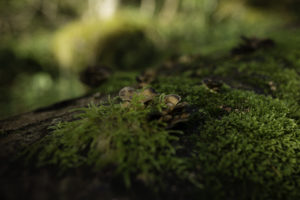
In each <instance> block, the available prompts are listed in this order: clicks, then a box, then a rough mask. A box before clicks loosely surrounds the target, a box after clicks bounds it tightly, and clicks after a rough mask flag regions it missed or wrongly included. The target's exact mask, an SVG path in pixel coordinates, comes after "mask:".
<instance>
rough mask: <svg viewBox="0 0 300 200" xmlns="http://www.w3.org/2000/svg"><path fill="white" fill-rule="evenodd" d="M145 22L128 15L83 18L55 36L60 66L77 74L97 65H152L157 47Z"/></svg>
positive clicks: (54, 44)
mask: <svg viewBox="0 0 300 200" xmlns="http://www.w3.org/2000/svg"><path fill="white" fill-rule="evenodd" d="M145 24H146V22H145V21H143V20H140V19H139V20H134V21H133V20H131V18H130V19H127V17H126V15H125V16H123V15H121V16H118V17H115V18H113V19H111V20H107V21H102V20H96V19H83V20H80V21H77V22H73V23H71V24H69V25H67V26H66V27H64V28H62V29H61V30H59V31H58V32H57V33H56V36H55V38H54V42H53V51H54V54H55V55H56V57H57V59H58V61H59V63H60V64H61V65H62V66H63V67H66V68H72V69H73V70H74V71H78V70H80V69H82V68H84V67H86V66H88V65H93V64H95V63H102V64H106V65H108V66H109V67H112V68H119V69H126V68H127V69H128V68H136V67H142V66H144V67H145V65H146V66H147V65H149V64H151V63H145V60H148V61H149V60H151V59H153V58H155V54H156V49H155V48H156V47H155V46H154V43H153V42H152V41H151V39H150V38H149V37H148V36H147V30H146V29H147V28H146V26H145Z"/></svg>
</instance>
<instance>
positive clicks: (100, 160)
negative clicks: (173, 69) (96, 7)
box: [27, 96, 184, 186]
mask: <svg viewBox="0 0 300 200" xmlns="http://www.w3.org/2000/svg"><path fill="white" fill-rule="evenodd" d="M139 98H140V97H138V96H135V97H134V98H133V100H132V103H131V106H130V107H126V108H124V107H122V105H121V104H120V103H117V99H114V100H111V101H109V103H108V104H106V105H100V106H96V105H90V106H89V107H88V108H84V109H81V114H79V115H77V117H78V120H76V121H73V122H64V123H59V124H58V125H57V126H55V127H54V131H53V133H52V134H51V136H49V137H46V138H45V139H44V140H43V141H41V143H38V144H36V145H34V146H33V147H31V149H30V150H29V151H28V152H29V154H28V155H27V156H28V158H29V159H32V158H34V157H35V156H37V157H36V158H37V165H38V166H47V165H54V166H56V167H57V168H58V169H59V170H60V172H66V171H67V170H69V169H76V168H79V167H91V168H92V169H93V170H94V171H98V172H99V170H112V169H113V170H115V171H113V173H114V174H115V175H117V176H122V177H123V180H124V183H125V185H126V186H130V184H131V181H132V180H134V181H136V180H137V179H141V180H143V181H144V183H154V182H156V183H160V182H161V180H160V179H159V178H158V177H156V176H157V175H158V174H161V176H162V175H163V174H164V173H167V172H168V173H170V172H171V171H173V172H176V170H177V171H178V170H179V169H182V167H181V166H184V165H183V160H182V159H180V158H178V157H176V156H175V153H176V146H173V145H172V143H174V142H175V141H176V140H178V136H175V135H172V131H167V130H165V126H166V125H165V124H163V123H162V122H160V121H155V120H154V121H148V120H147V118H148V117H149V114H150V113H152V112H158V111H159V110H161V109H162V108H163V107H165V105H164V103H162V98H157V99H155V101H156V102H155V105H153V106H148V107H144V104H141V103H140V100H139ZM173 133H177V134H178V133H179V132H175V131H173ZM28 152H27V153H28Z"/></svg>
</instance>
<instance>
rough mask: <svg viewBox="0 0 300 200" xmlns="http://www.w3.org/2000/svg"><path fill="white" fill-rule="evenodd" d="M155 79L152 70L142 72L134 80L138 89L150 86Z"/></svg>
mask: <svg viewBox="0 0 300 200" xmlns="http://www.w3.org/2000/svg"><path fill="white" fill-rule="evenodd" d="M155 77H156V71H155V70H154V69H148V70H146V71H145V72H143V73H142V74H141V75H139V76H137V77H136V80H137V82H138V84H139V87H140V88H143V87H146V86H148V85H149V84H151V83H152V82H153V81H154V80H155Z"/></svg>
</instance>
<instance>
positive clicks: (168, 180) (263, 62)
mask: <svg viewBox="0 0 300 200" xmlns="http://www.w3.org/2000/svg"><path fill="white" fill-rule="evenodd" d="M287 44H288V42H282V41H280V40H278V42H277V43H276V46H275V47H274V48H272V49H261V50H257V51H256V52H254V53H252V54H247V55H232V56H225V57H221V58H218V59H211V58H209V57H194V58H193V57H191V58H190V59H189V60H188V61H185V62H182V61H180V59H179V61H177V65H176V66H177V68H176V69H171V71H166V69H164V70H162V71H161V73H159V75H158V76H157V77H156V78H155V81H154V82H153V83H152V84H151V86H152V87H153V88H155V89H156V90H157V92H160V93H165V94H169V93H173V94H178V95H180V96H181V97H182V98H183V101H187V102H188V103H189V104H190V106H191V108H192V109H191V116H190V118H189V121H188V122H186V123H182V124H180V125H179V126H176V127H175V128H174V129H175V130H176V131H174V130H167V129H166V128H165V127H166V125H165V124H163V123H161V122H160V121H159V120H157V119H152V120H150V118H149V116H150V115H151V113H155V112H159V111H160V110H161V109H162V108H163V107H164V106H165V105H164V103H162V101H161V98H162V95H161V96H159V97H157V98H156V100H155V101H154V102H152V103H151V104H150V105H148V106H146V107H145V106H144V105H143V104H140V103H139V99H138V97H136V98H135V100H134V101H133V103H132V104H131V106H129V107H126V108H125V107H122V106H121V105H120V103H119V101H118V99H114V100H109V101H108V103H104V104H101V105H100V106H96V105H91V106H90V107H89V108H84V109H82V110H81V114H79V115H78V120H75V121H73V122H63V123H59V124H58V125H57V126H56V127H55V129H54V131H53V132H52V134H51V135H49V136H48V137H46V138H45V139H44V140H42V141H41V142H40V143H37V144H35V145H34V146H32V147H30V148H29V149H28V150H27V153H29V154H27V156H28V158H30V159H37V160H36V161H35V163H37V165H38V166H48V165H51V166H54V167H55V168H56V169H59V170H60V171H63V172H68V171H67V170H70V169H76V168H78V167H83V166H85V167H90V168H92V169H94V171H95V172H99V171H100V172H104V171H106V170H110V171H112V172H113V174H114V176H117V177H123V183H124V184H125V185H126V186H127V187H131V188H133V189H134V187H135V185H134V184H133V185H132V184H131V183H136V182H137V181H140V182H141V183H143V184H144V185H146V187H147V188H148V189H150V190H151V191H152V190H153V191H156V192H157V194H158V195H160V194H164V193H168V196H169V197H170V198H172V197H176V195H179V196H180V195H183V196H184V195H186V196H188V197H190V198H191V199H202V198H204V199H291V200H292V199H298V198H299V197H300V193H299V191H298V190H297V188H299V185H300V176H299V174H300V168H299V166H300V154H299V150H300V127H299V124H300V123H299V119H300V117H299V116H300V115H299V108H300V106H299V100H300V90H299V86H300V75H299V69H300V67H299V66H300V65H299V61H298V60H297V56H296V55H298V54H299V51H298V50H297V49H291V48H289V47H290V46H289V45H287ZM158 70H159V69H158ZM178 74H180V76H178ZM134 76H135V74H134V73H132V72H128V73H126V72H123V73H122V74H120V76H119V78H121V79H120V80H122V79H123V81H121V82H118V81H112V82H110V81H109V82H107V83H105V84H104V85H103V86H102V87H101V88H99V90H100V91H103V92H117V91H118V90H119V89H121V87H123V86H124V84H133V77H134ZM114 77H115V79H118V76H116V75H115V76H114ZM126 77H127V78H126ZM207 77H209V78H212V79H216V80H219V81H222V82H224V84H221V85H220V88H218V90H213V89H209V87H207V86H206V85H205V84H204V83H202V80H203V79H204V78H207ZM106 86H110V89H108V90H105V87H106ZM178 130H180V131H179V132H178ZM38 152H39V153H38ZM174 188H175V189H174ZM176 188H177V189H176ZM171 189H172V194H169V191H170V190H171ZM173 195H174V196H173Z"/></svg>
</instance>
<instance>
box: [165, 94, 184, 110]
mask: <svg viewBox="0 0 300 200" xmlns="http://www.w3.org/2000/svg"><path fill="white" fill-rule="evenodd" d="M180 101H181V97H180V96H178V95H176V94H169V95H167V96H165V103H166V105H167V107H168V108H169V109H171V110H172V109H173V108H174V107H175V106H176V105H177V104H178V103H179V102H180Z"/></svg>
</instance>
